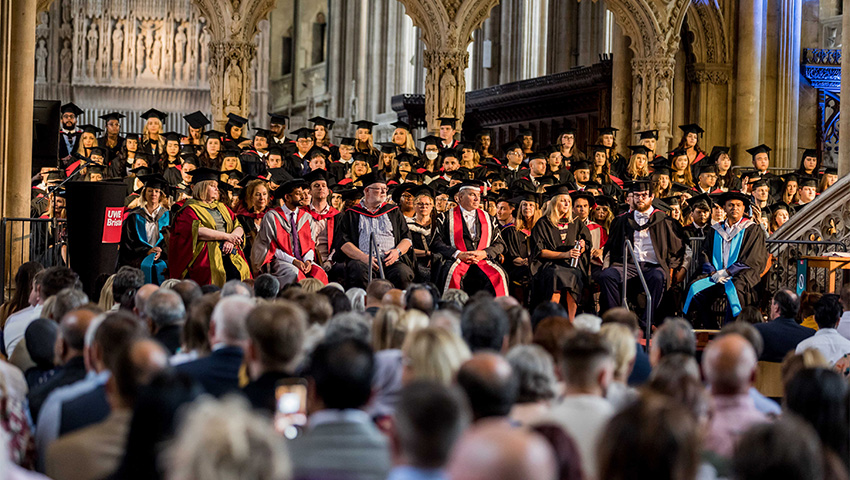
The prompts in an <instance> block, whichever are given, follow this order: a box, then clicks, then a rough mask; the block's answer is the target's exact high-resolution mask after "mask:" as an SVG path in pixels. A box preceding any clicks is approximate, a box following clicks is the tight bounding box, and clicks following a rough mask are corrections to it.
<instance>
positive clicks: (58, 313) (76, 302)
mask: <svg viewBox="0 0 850 480" xmlns="http://www.w3.org/2000/svg"><path fill="white" fill-rule="evenodd" d="M87 303H89V296H88V295H86V294H85V292H83V291H82V290H76V289H74V288H63V289H62V290H60V291H59V293H57V294H56V295H55V298H54V301H53V309H52V315H53V319H54V320H56V321H59V320H61V319H62V317H64V316H65V314H66V313H68V312H70V311H71V310H76V309H77V308H80V307H82V306H83V305H85V304H87Z"/></svg>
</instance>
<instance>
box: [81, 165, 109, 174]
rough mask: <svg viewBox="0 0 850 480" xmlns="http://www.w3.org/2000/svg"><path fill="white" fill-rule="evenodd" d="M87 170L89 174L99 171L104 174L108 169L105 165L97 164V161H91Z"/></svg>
mask: <svg viewBox="0 0 850 480" xmlns="http://www.w3.org/2000/svg"><path fill="white" fill-rule="evenodd" d="M86 171H87V172H88V173H89V174H92V173H99V174H101V175H103V172H105V171H106V167H105V166H103V165H100V164H97V163H91V164H89V165H87V166H86Z"/></svg>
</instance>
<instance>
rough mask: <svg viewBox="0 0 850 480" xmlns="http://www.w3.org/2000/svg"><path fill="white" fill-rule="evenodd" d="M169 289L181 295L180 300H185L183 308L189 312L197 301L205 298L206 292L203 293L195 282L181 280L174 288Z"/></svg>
mask: <svg viewBox="0 0 850 480" xmlns="http://www.w3.org/2000/svg"><path fill="white" fill-rule="evenodd" d="M163 288H166V287H163ZM168 289H170V290H174V291H175V292H177V295H180V298H181V299H182V300H183V308H185V309H186V311H187V312H188V311H189V307H191V306H192V303H193V302H194V301H195V300H197V299H199V298H201V297H203V296H204V292H202V291H201V286H200V285H198V282H196V281H194V280H180V281H179V282H177V283H176V284H175V285H174V286H173V287H169V288H168Z"/></svg>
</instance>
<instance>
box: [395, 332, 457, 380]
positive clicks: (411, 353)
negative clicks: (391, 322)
mask: <svg viewBox="0 0 850 480" xmlns="http://www.w3.org/2000/svg"><path fill="white" fill-rule="evenodd" d="M401 351H402V358H403V365H404V371H403V372H402V383H404V384H407V383H410V382H412V381H414V380H431V381H434V382H438V383H442V384H443V385H449V384H451V383H452V382H453V381H454V378H455V375H457V371H458V370H459V369H460V367H461V365H462V364H463V362H465V361H467V360H468V359H469V358H470V356H471V354H470V352H469V347H467V346H466V343H464V342H463V339H461V338H460V337H459V336H458V335H457V334H455V333H453V332H452V331H451V330H446V329H444V328H440V327H428V328H423V329H421V330H417V331H415V332H413V333H411V334H410V335H407V337H406V338H405V340H404V345H403V346H402V348H401Z"/></svg>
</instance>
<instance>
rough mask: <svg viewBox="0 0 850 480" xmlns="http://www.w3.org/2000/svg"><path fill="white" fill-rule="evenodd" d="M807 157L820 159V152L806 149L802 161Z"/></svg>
mask: <svg viewBox="0 0 850 480" xmlns="http://www.w3.org/2000/svg"><path fill="white" fill-rule="evenodd" d="M806 157H812V158H818V151H817V150H815V149H814V148H805V149H803V156H802V157H800V160H802V159H804V158H806Z"/></svg>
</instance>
